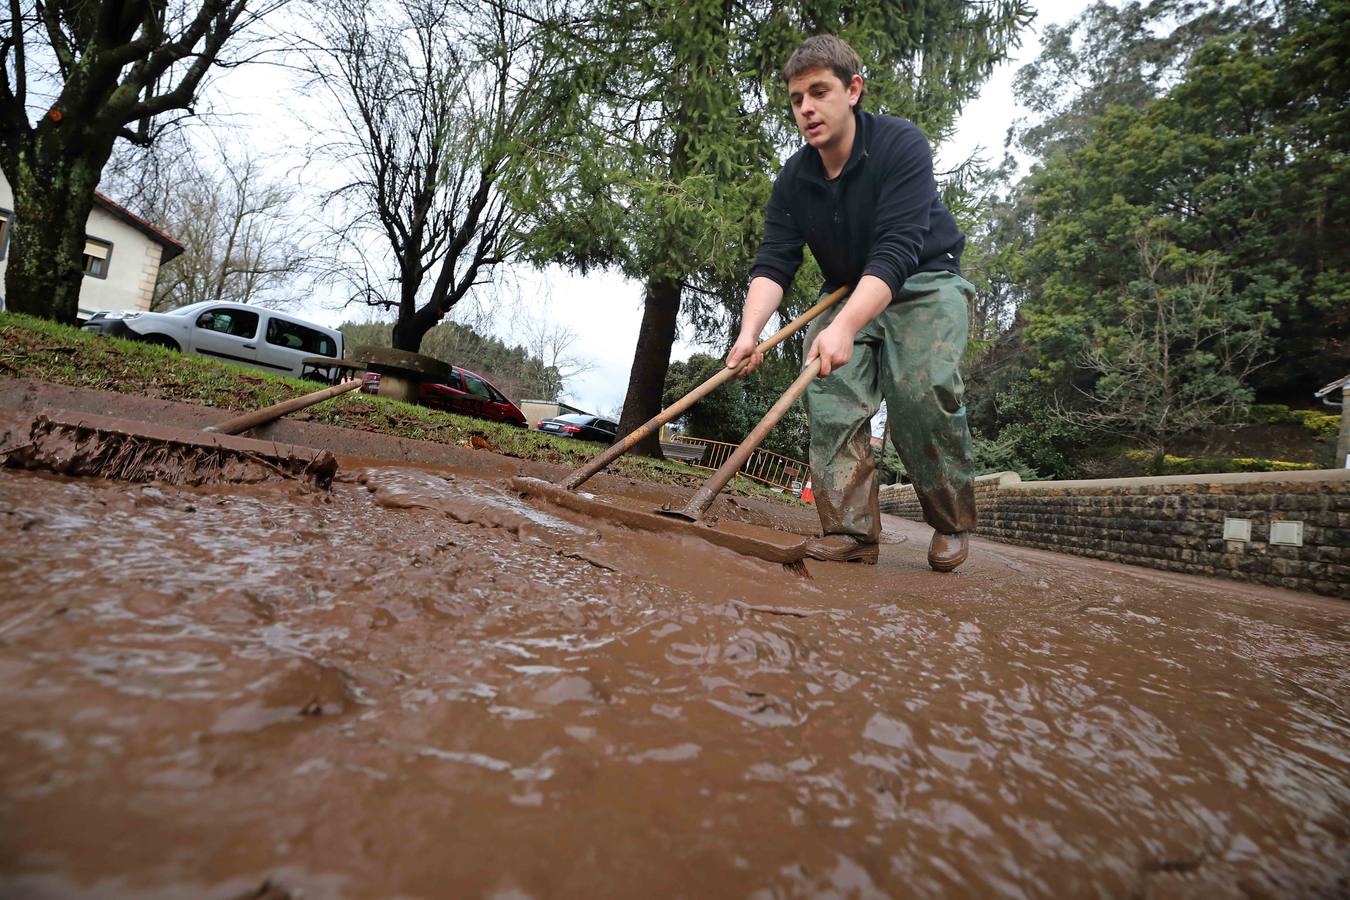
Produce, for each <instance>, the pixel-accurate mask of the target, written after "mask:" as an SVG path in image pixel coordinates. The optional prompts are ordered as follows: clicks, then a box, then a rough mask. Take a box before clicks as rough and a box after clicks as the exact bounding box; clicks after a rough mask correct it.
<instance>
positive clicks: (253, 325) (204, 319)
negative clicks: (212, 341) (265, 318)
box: [197, 309, 258, 338]
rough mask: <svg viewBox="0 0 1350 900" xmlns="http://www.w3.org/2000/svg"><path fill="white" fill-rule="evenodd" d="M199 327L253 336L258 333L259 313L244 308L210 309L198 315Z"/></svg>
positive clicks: (222, 332) (245, 336) (237, 335)
mask: <svg viewBox="0 0 1350 900" xmlns="http://www.w3.org/2000/svg"><path fill="white" fill-rule="evenodd" d="M197 327H198V328H205V329H206V330H207V331H219V332H220V333H221V334H231V335H234V336H235V337H241V338H251V337H253V336H254V335H255V334H257V333H258V314H257V313H255V312H248V311H247V310H242V309H208V310H207V311H206V312H204V313H202V314H201V315H200V316H198V317H197Z"/></svg>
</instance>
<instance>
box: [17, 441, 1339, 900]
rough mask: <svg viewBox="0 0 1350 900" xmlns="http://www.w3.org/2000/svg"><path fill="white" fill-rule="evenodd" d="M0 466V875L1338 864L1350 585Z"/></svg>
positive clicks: (811, 890)
mask: <svg viewBox="0 0 1350 900" xmlns="http://www.w3.org/2000/svg"><path fill="white" fill-rule="evenodd" d="M886 539H887V540H889V541H891V542H892V543H890V544H888V545H887V546H885V547H883V548H882V550H883V552H882V555H881V562H880V564H879V565H878V566H875V567H872V566H857V565H853V566H850V565H847V564H831V563H811V564H810V569H811V574H812V576H813V578H812V579H810V580H808V579H802V578H796V577H792V576H790V575H787V574H786V573H785V572H784V570H783V569H782V567H781V566H777V565H773V564H769V563H763V562H758V561H755V560H751V559H748V558H745V557H740V556H736V555H734V554H732V553H730V552H729V551H724V550H719V549H717V548H715V547H711V546H708V545H706V544H703V543H701V542H697V541H694V540H691V539H672V538H669V537H664V536H658V535H652V534H644V533H641V532H634V531H629V530H626V529H622V528H619V527H614V526H610V525H607V524H605V523H603V522H598V521H590V520H584V519H581V518H578V517H576V516H574V515H572V514H567V513H562V512H558V511H554V510H549V509H547V508H544V507H542V506H533V505H529V504H527V503H525V502H524V501H522V500H521V498H519V497H518V496H516V495H514V494H512V493H511V492H510V491H509V490H508V489H507V488H506V481H505V478H504V477H503V476H502V475H501V473H499V472H494V471H486V472H469V471H457V472H456V471H437V470H434V469H430V468H425V467H424V468H412V467H379V466H373V467H370V468H367V469H364V470H352V469H351V468H347V469H345V470H344V471H342V472H340V473H339V476H338V480H337V481H336V482H335V483H334V485H333V487H332V489H331V490H329V491H321V490H315V489H312V488H305V487H302V486H299V485H291V484H269V485H259V486H253V487H232V488H230V489H207V488H169V487H165V486H162V485H127V484H120V483H114V482H107V481H100V480H96V479H80V480H71V479H65V478H60V477H56V476H51V475H42V474H36V473H30V472H18V471H13V470H4V471H0V896H3V897H16V898H17V897H24V898H45V897H62V898H65V897H73V898H86V897H100V898H101V897H136V898H170V897H174V898H176V897H206V898H242V897H268V898H282V897H297V898H298V897H305V898H327V897H354V898H364V897H499V898H506V897H539V898H543V897H586V898H606V897H646V896H668V897H691V898H702V897H753V898H771V897H807V896H810V897H881V896H914V897H981V898H984V897H999V896H1003V897H1196V898H1200V897H1203V898H1223V897H1247V896H1270V897H1317V896H1326V897H1332V896H1346V895H1347V893H1350V838H1348V834H1350V713H1348V711H1350V705H1348V704H1347V700H1348V699H1350V688H1348V687H1347V678H1346V675H1345V673H1346V671H1347V668H1348V667H1350V665H1348V664H1350V606H1347V605H1346V604H1344V603H1339V602H1336V601H1333V600H1329V599H1322V598H1313V597H1306V596H1302V595H1296V594H1290V593H1286V592H1279V591H1273V590H1256V589H1252V588H1247V587H1244V586H1241V585H1237V584H1233V583H1228V582H1219V581H1205V580H1201V579H1188V578H1179V577H1174V576H1162V575H1156V574H1151V573H1148V572H1145V571H1144V570H1136V569H1129V568H1126V567H1122V566H1111V565H1106V564H1100V563H1094V562H1091V561H1087V560H1082V559H1075V558H1071V557H1061V556H1057V555H1053V554H1046V553H1040V552H1037V551H1030V550H1020V549H1017V548H1012V547H1006V546H1000V545H994V544H989V543H985V542H976V544H975V547H974V549H973V552H972V557H971V561H970V562H969V563H968V564H967V565H966V566H964V567H962V568H961V569H960V570H959V571H958V572H956V573H955V574H952V575H939V574H936V573H933V572H930V571H928V570H927V566H926V564H925V562H924V551H925V547H926V543H927V531H926V529H923V528H921V527H919V526H917V525H912V524H910V523H901V522H899V521H898V520H894V519H888V530H887V535H886Z"/></svg>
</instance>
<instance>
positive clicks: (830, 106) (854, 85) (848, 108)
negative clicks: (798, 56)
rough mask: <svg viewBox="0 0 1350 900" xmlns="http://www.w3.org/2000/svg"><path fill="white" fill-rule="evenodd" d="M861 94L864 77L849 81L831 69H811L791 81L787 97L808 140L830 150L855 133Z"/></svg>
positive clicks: (854, 77)
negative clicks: (854, 118)
mask: <svg viewBox="0 0 1350 900" xmlns="http://www.w3.org/2000/svg"><path fill="white" fill-rule="evenodd" d="M861 96H862V76H860V75H854V76H853V78H852V80H851V81H850V82H849V83H848V84H844V82H842V81H840V80H839V76H838V75H836V74H834V72H833V71H831V70H830V69H811V70H810V71H807V72H803V73H802V74H800V75H798V76H796V77H794V78H792V79H790V80H789V81H788V100H789V102H790V103H791V104H792V115H793V116H795V117H796V119H797V128H798V129H799V130H800V131H801V133H802V137H804V138H806V142H807V143H808V144H810V145H811V146H812V147H815V148H816V149H817V150H827V149H828V148H830V147H831V146H833V145H836V144H838V143H839V142H840V141H842V140H844V139H845V138H847V137H850V136H851V135H852V134H853V107H854V105H855V104H856V103H857V102H858V98H860V97H861Z"/></svg>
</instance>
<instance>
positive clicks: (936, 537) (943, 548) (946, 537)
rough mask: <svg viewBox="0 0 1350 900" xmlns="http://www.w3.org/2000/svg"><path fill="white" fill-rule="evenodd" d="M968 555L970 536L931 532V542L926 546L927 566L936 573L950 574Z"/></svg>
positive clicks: (963, 533) (964, 533)
mask: <svg viewBox="0 0 1350 900" xmlns="http://www.w3.org/2000/svg"><path fill="white" fill-rule="evenodd" d="M969 554H970V535H969V534H967V533H966V532H964V531H962V532H960V533H959V534H943V533H942V532H940V531H935V532H933V540H932V542H931V543H930V544H929V545H928V565H930V566H932V567H933V569H934V571H937V572H950V571H951V570H952V569H955V568H956V567H957V566H959V565H961V563H963V562H965V561H966V556H968V555H969Z"/></svg>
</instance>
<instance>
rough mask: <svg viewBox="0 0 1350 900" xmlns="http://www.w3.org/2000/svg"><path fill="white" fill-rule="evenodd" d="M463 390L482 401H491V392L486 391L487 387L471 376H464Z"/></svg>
mask: <svg viewBox="0 0 1350 900" xmlns="http://www.w3.org/2000/svg"><path fill="white" fill-rule="evenodd" d="M464 389H465V390H466V391H468V392H469V393H470V394H473V395H474V396H475V397H482V398H483V399H484V400H491V399H492V392H491V391H490V390H488V386H487V385H486V384H483V382H482V381H480V380H479V379H477V378H474V377H473V376H472V375H465V376H464Z"/></svg>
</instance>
